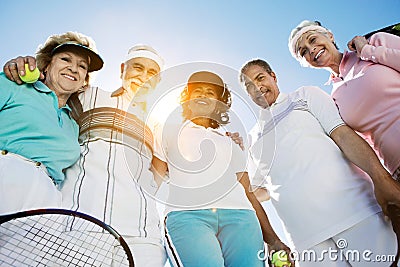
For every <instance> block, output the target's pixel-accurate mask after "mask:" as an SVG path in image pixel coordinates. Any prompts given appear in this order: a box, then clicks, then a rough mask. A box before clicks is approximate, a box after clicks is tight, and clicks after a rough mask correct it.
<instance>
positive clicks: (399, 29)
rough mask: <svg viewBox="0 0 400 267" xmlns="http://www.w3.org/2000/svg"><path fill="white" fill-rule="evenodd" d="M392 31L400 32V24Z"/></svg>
mask: <svg viewBox="0 0 400 267" xmlns="http://www.w3.org/2000/svg"><path fill="white" fill-rule="evenodd" d="M392 29H393V30H396V31H400V23H399V24H397V25H394V26H393V28H392Z"/></svg>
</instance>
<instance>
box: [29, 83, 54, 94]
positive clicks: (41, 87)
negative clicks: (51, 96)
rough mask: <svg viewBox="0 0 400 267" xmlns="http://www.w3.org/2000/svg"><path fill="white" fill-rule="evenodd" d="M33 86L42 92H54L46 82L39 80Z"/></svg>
mask: <svg viewBox="0 0 400 267" xmlns="http://www.w3.org/2000/svg"><path fill="white" fill-rule="evenodd" d="M32 86H33V88H35V89H36V90H37V91H39V92H42V93H51V92H53V91H52V90H51V89H50V88H49V87H47V85H45V84H44V83H42V82H40V81H37V82H35V83H33V84H32Z"/></svg>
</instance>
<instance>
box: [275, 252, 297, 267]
mask: <svg viewBox="0 0 400 267" xmlns="http://www.w3.org/2000/svg"><path fill="white" fill-rule="evenodd" d="M271 263H272V264H273V265H275V267H282V266H291V265H292V264H291V263H290V261H289V260H288V255H287V253H286V251H284V250H279V251H277V252H275V253H274V254H272V259H271Z"/></svg>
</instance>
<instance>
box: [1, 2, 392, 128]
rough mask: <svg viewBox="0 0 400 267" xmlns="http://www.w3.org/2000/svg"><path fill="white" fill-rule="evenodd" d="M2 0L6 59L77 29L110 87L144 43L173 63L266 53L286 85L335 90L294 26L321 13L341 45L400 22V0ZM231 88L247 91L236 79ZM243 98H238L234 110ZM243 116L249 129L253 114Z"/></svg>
mask: <svg viewBox="0 0 400 267" xmlns="http://www.w3.org/2000/svg"><path fill="white" fill-rule="evenodd" d="M366 2H367V4H366ZM0 6H1V16H0V23H1V25H3V29H2V36H3V42H2V45H1V49H0V64H1V65H3V64H4V63H5V62H6V61H7V59H9V58H11V57H15V56H17V55H28V54H33V53H34V52H35V51H36V48H37V46H38V45H39V44H42V43H43V42H44V41H45V40H46V38H47V37H48V36H49V35H51V34H55V33H63V32H66V31H70V30H72V31H78V32H82V33H84V34H86V35H89V36H91V37H92V38H93V39H94V40H95V41H96V43H97V48H98V50H99V52H100V54H101V55H102V57H103V58H104V60H105V66H104V68H103V69H102V70H101V71H99V72H98V74H97V78H96V80H95V81H94V83H93V84H94V85H99V86H100V87H102V88H103V89H105V90H108V91H113V90H115V89H117V88H118V87H119V86H120V84H121V81H120V78H119V77H120V72H119V71H120V63H121V62H122V61H123V59H124V56H125V54H126V53H127V50H128V48H129V47H131V46H132V45H134V44H137V43H145V44H150V45H152V46H153V47H154V48H156V49H157V50H158V51H159V53H160V54H161V55H162V56H163V57H164V59H165V63H166V67H167V68H168V67H169V68H170V67H172V66H176V65H180V64H183V63H188V62H193V61H206V62H215V63H218V64H222V65H225V66H227V68H230V69H232V70H235V71H239V70H240V67H241V66H242V65H243V63H245V62H246V61H248V60H250V59H253V58H262V59H265V60H267V61H268V62H269V63H270V64H271V66H272V68H273V70H274V71H275V72H276V73H277V75H278V83H279V86H280V89H281V91H282V92H290V91H293V90H295V89H296V88H298V87H299V86H302V85H318V86H320V87H322V88H323V89H324V90H325V91H327V92H329V90H330V87H329V86H324V83H325V82H326V80H327V78H328V72H327V71H325V70H316V69H310V68H303V67H301V66H300V65H299V64H298V63H297V62H296V61H295V60H294V59H293V58H292V57H291V55H290V53H289V51H288V48H287V39H288V35H289V33H290V31H291V29H292V28H293V27H294V26H296V25H297V24H298V23H299V22H300V21H302V20H304V19H310V20H319V21H321V22H322V24H323V25H325V26H326V27H328V28H329V29H331V30H332V31H333V33H334V35H335V38H336V41H337V44H338V45H339V47H340V49H341V50H343V49H344V48H345V47H346V43H347V41H348V40H349V39H351V38H352V37H353V36H354V35H357V34H364V33H366V32H369V31H371V30H375V29H377V28H381V27H383V26H386V25H390V24H393V23H395V22H398V21H400V13H399V10H400V0H386V1H364V0H353V1H344V0H337V1H322V0H320V1H315V0H312V1H268V0H259V1H254V0H246V1H244V0H240V1H239V0H202V1H198V0H196V1H195V0H186V1H184V0H170V1H161V0H160V1H155V0H148V1H136V0H122V1H121V0H120V1H105V0H98V1H95V0H86V1H81V0H69V1H62V0H58V1H53V0H36V1H28V0H19V1H2V2H1V4H0ZM234 79H236V77H234ZM232 89H233V90H234V91H236V92H239V93H240V94H242V93H243V90H242V89H241V88H240V86H239V85H238V84H233V85H232ZM242 97H243V99H245V100H246V99H248V98H247V96H246V95H243V96H242ZM239 102H240V101H235V99H234V108H233V110H234V109H235V107H236V106H237V104H238V103H239ZM235 104H236V106H235ZM250 104H251V103H250ZM238 112H241V109H239V111H238ZM241 113H242V114H243V113H244V112H241ZM241 117H243V115H242V116H241ZM252 117H254V116H252ZM244 121H245V122H246V128H248V127H250V126H249V125H251V124H252V122H253V121H254V120H253V119H249V120H244ZM230 128H231V129H235V128H237V127H236V126H235V124H231V127H230Z"/></svg>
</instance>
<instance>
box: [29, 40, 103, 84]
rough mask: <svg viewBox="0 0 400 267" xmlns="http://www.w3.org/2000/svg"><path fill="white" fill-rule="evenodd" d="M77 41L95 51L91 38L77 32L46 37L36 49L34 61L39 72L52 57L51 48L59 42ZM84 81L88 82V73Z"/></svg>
mask: <svg viewBox="0 0 400 267" xmlns="http://www.w3.org/2000/svg"><path fill="white" fill-rule="evenodd" d="M64 43H77V44H80V45H84V46H86V47H89V48H90V49H92V50H93V51H95V52H97V49H96V44H95V42H94V40H93V39H92V38H90V37H89V36H86V35H84V34H82V33H79V32H66V33H63V34H54V35H51V36H49V38H47V40H46V42H45V43H44V44H42V45H40V46H39V47H38V50H37V51H36V63H37V66H38V68H39V70H40V71H41V72H43V71H44V70H45V69H46V68H47V66H48V65H49V64H50V62H51V59H52V58H53V50H54V48H56V47H57V46H59V45H60V44H64ZM85 81H86V83H87V84H89V81H90V74H89V72H88V73H87V75H86V78H85Z"/></svg>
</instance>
